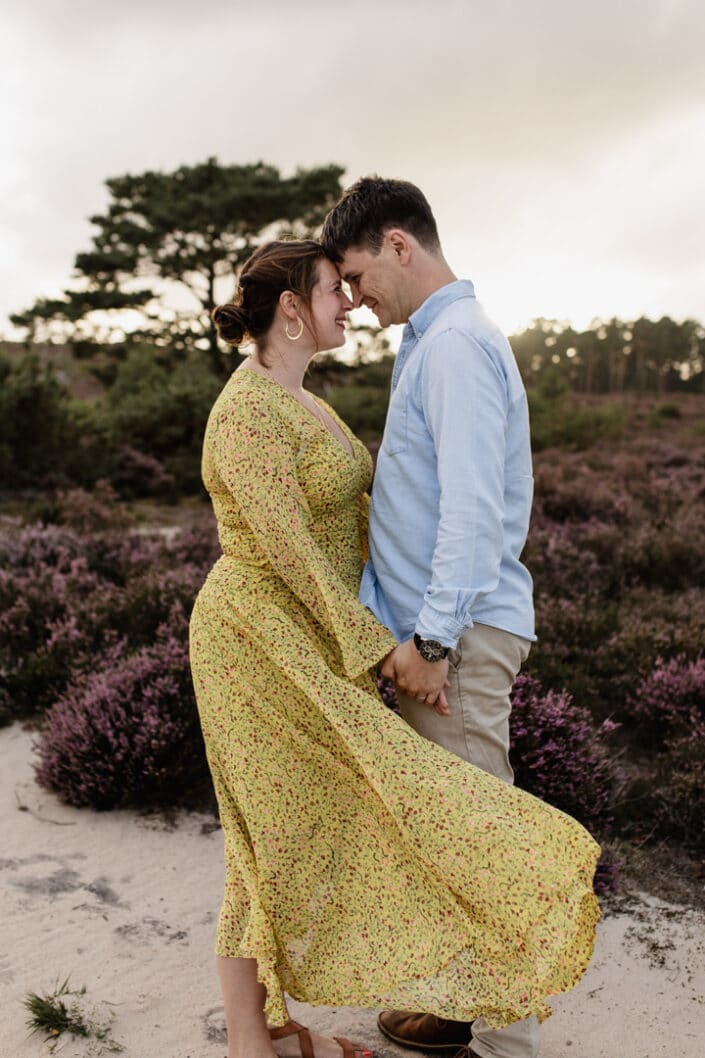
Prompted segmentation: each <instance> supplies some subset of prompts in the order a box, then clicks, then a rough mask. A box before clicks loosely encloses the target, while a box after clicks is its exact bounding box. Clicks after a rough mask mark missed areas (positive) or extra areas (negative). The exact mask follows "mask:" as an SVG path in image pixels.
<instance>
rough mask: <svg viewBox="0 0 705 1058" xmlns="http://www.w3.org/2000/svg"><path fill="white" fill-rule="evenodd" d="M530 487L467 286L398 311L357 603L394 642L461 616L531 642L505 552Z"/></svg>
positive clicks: (498, 360)
mask: <svg viewBox="0 0 705 1058" xmlns="http://www.w3.org/2000/svg"><path fill="white" fill-rule="evenodd" d="M532 495H533V477H532V469H531V448H530V441H529V414H528V408H527V402H526V392H525V390H524V385H523V382H522V380H521V376H520V374H519V369H518V367H517V364H516V361H515V359H514V355H513V353H512V350H511V348H510V346H509V342H508V341H507V339H506V338H505V337H504V335H503V334H502V333H501V332H500V331H499V330H498V328H497V327H496V326H495V324H493V323H492V321H491V320H489V319H488V318H487V316H486V315H485V313H484V312H483V310H482V308H481V306H480V305H479V304H478V302H477V300H476V299H475V292H474V288H473V285H472V283H471V282H469V281H464V280H459V281H457V282H454V283H449V284H448V285H447V286H444V287H441V288H440V290H437V291H436V292H435V293H434V294H432V295H431V297H429V298H428V299H427V300H426V301H425V302H424V303H423V305H421V307H420V308H419V309H418V310H417V311H416V312H414V314H413V315H412V316H411V317H410V319H409V322H408V323H407V325H406V327H405V329H404V336H403V339H402V343H401V347H400V349H399V353H398V354H397V358H396V362H395V365H394V372H393V375H392V387H391V395H390V400H389V410H388V412H387V421H386V425H385V428H384V437H383V439H382V445H381V447H380V450H379V456H378V459H377V470H376V473H375V479H374V485H373V489H372V503H371V506H370V558H369V561H368V562H367V564H366V566H365V569H364V572H363V576H362V584H361V587H360V600H361V602H363V603H364V605H365V606H367V607H369V609H370V610H372V612H373V613H374V614H375V616H376V617H377V618H378V619H379V620H380V621H382V622H383V623H384V624H385V625H387V627H388V628H390V629H391V631H392V632H393V633H394V634H395V636H396V637H397V638H398V639H399V640H406V639H409V638H410V637H411V636H412V635H413V634H414V632H418V634H419V635H420V636H421V637H422V639H436V640H438V641H439V642H441V643H443V644H444V645H445V646H448V647H454V646H455V645H456V644H457V641H458V639H459V638H460V636H461V635H462V633H463V632H464V631H465V630H466V629H467V628H470V627H472V625H473V624H474V623H475V622H479V623H482V624H487V625H492V626H494V627H495V628H502V629H505V630H506V631H508V632H513V633H514V634H515V635H518V636H522V637H524V638H525V639H535V636H534V608H533V602H532V582H531V576H530V574H529V572H528V570H527V569H526V567H525V566H524V565H522V563H521V562H520V560H519V556H520V554H521V551H522V548H523V547H524V543H525V540H526V534H527V532H528V527H529V516H530V512H531V500H532Z"/></svg>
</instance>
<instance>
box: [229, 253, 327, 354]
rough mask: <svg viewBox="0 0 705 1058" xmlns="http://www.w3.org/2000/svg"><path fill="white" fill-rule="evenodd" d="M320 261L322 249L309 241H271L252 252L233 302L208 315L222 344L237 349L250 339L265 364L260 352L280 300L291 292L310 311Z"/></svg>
mask: <svg viewBox="0 0 705 1058" xmlns="http://www.w3.org/2000/svg"><path fill="white" fill-rule="evenodd" d="M324 257H325V253H324V252H323V247H322V246H321V245H320V243H317V242H315V241H314V240H313V239H290V240H274V241H272V242H268V243H265V244H264V245H263V246H260V247H259V249H257V250H255V252H254V253H253V254H252V256H251V257H249V258H248V259H247V261H245V264H244V265H243V266H242V271H241V273H240V278H239V281H238V288H237V291H236V292H235V296H234V298H233V300H232V301H229V302H227V303H226V304H225V305H217V306H216V307H215V308H214V309H213V311H212V313H211V319H212V320H213V323H214V324H215V326H216V329H217V331H218V334H219V335H220V337H221V338H222V339H223V341H224V342H227V343H228V345H232V346H235V347H236V348H237V346H239V345H240V344H241V343H242V342H243V341H244V340H245V339H247V338H251V339H252V340H253V341H254V343H255V345H256V347H257V355H258V358H259V359H260V360H261V361H262V363H265V361H264V359H263V357H262V351H263V349H264V346H265V345H266V340H265V339H266V336H267V334H268V333H269V330H270V328H271V326H272V323H273V321H274V314H275V312H276V310H277V305H278V304H279V298H280V296H281V295H282V294H283V293H284V291H285V290H291V291H292V293H294V294H296V295H297V296H298V297H299V298H300V299H301V301H302V302H303V304H304V305H305V306H306V308H307V309H310V307H311V294H312V293H313V288H314V287H315V285H316V283H317V281H318V262H319V261H321V260H323V258H324ZM306 322H308V321H306ZM311 326H312V325H311V323H310V322H309V328H311ZM314 337H315V335H314Z"/></svg>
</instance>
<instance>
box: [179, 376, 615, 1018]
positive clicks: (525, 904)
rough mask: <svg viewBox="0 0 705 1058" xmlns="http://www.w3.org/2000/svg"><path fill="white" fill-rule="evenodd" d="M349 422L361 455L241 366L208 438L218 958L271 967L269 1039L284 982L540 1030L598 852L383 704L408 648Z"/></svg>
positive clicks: (200, 620) (207, 588)
mask: <svg viewBox="0 0 705 1058" xmlns="http://www.w3.org/2000/svg"><path fill="white" fill-rule="evenodd" d="M324 406H325V405H324ZM327 410H328V411H329V413H330V414H331V415H333V416H334V417H335V413H334V412H332V410H331V409H330V408H328V409H327ZM337 421H338V423H339V425H340V426H341V428H342V429H343V430H344V432H345V434H346V436H347V437H348V438H349V440H350V443H351V445H352V454H350V453H349V452H347V451H345V449H344V448H343V446H342V445H341V444H340V443H339V441H338V440H336V439H335V438H334V437H333V435H332V434H331V433H330V432H329V431H328V430H327V429H326V428H325V427H324V426H323V425H322V424H321V423H320V422H318V421H317V420H316V419H315V418H314V417H313V416H312V415H311V414H310V413H309V412H308V411H307V410H306V409H305V408H304V407H303V406H302V405H301V404H299V402H298V401H297V400H296V399H295V398H294V397H293V396H292V395H291V394H290V393H288V392H287V391H286V390H285V389H284V388H283V387H281V386H280V385H279V384H278V383H276V382H275V381H273V380H272V379H269V378H267V377H264V376H262V375H259V374H256V373H255V372H254V371H242V370H241V371H237V372H236V373H235V374H234V375H233V376H232V378H231V379H230V380H229V381H228V383H227V384H226V386H225V388H224V389H223V392H222V393H221V395H220V396H219V398H218V399H217V401H216V403H215V405H214V407H213V410H212V412H211V416H210V419H209V422H208V427H207V430H206V436H205V445H204V454H203V476H204V481H205V484H206V486H207V488H208V491H209V492H210V495H211V498H212V501H213V506H214V509H215V514H216V517H217V519H218V527H219V534H220V542H221V546H222V550H223V555H222V557H221V558H220V559H219V560H218V562H217V563H216V564H215V566H214V567H213V569H212V571H211V572H210V574H209V576H208V578H207V580H206V583H205V584H204V586H203V588H202V590H201V592H200V594H199V596H198V599H197V600H196V604H195V607H194V611H193V616H192V619H191V662H192V670H193V680H194V685H195V690H196V698H197V701H198V708H199V712H200V716H201V723H202V728H203V735H204V738H205V743H206V749H207V753H208V760H209V763H210V767H211V771H212V774H213V781H214V784H215V789H216V793H217V797H218V802H219V806H220V815H221V821H222V825H223V832H224V837H225V856H226V881H225V896H224V901H223V905H222V910H221V913H220V917H219V922H218V930H217V944H216V951H217V953H218V954H219V955H223V956H233V957H236V956H243V957H249V958H253V959H256V960H257V963H258V972H259V978H260V980H261V981H262V982H263V984H264V985H265V986H266V989H267V1000H266V1014H267V1017H268V1019H269V1021H270V1023H271V1024H274V1025H281V1024H283V1023H284V1022H285V1021H286V1019H287V1013H286V1007H285V1003H284V992H285V991H286V992H288V993H289V994H290V995H291V996H293V997H294V998H296V999H299V1000H303V1001H305V1002H307V1003H314V1004H316V1003H320V1004H328V1005H334V1006H337V1005H341V1006H342V1005H344V1006H364V1007H382V1006H385V1007H386V1006H390V1007H395V1008H401V1009H405V1010H423V1011H428V1012H431V1013H434V1014H438V1015H440V1016H443V1017H449V1018H455V1019H458V1020H470V1019H472V1018H474V1017H476V1016H478V1015H480V1014H482V1015H484V1016H485V1018H486V1019H487V1021H488V1023H489V1024H490V1025H491V1026H492V1027H501V1026H503V1025H506V1024H508V1023H509V1022H511V1021H514V1020H516V1019H518V1018H524V1017H526V1016H528V1015H530V1014H537V1015H538V1017H539V1018H541V1019H543V1018H545V1017H546V1016H548V1014H550V1007H548V1006H547V1004H546V997H547V996H550V995H553V994H555V993H558V992H562V991H566V990H567V989H569V988H571V987H572V986H573V985H574V984H575V983H576V982H577V981H578V979H579V978H580V976H581V975H582V974H583V972H584V971H585V968H586V967H587V964H588V962H589V959H590V956H591V953H592V946H593V940H594V927H595V923H596V921H597V918H598V915H599V911H598V906H597V902H596V900H595V897H594V895H593V893H592V885H591V883H592V877H593V872H594V868H595V864H596V860H597V856H598V853H599V848H598V846H597V845H596V844H595V842H594V841H593V840H592V838H591V837H590V836H589V834H587V832H586V831H585V830H584V829H583V828H582V826H580V824H578V823H577V822H576V821H575V820H573V819H571V818H570V817H569V816H566V815H564V814H563V813H561V812H559V811H557V810H556V809H554V808H551V807H549V806H548V805H546V804H544V803H543V802H541V801H539V800H537V799H536V798H534V797H532V796H531V795H529V794H527V793H525V792H523V791H521V790H518V789H515V788H513V787H510V786H507V785H505V784H504V783H502V782H500V781H499V780H498V779H496V778H494V777H493V776H491V775H488V774H486V773H485V772H483V771H480V770H479V769H477V768H474V767H473V766H472V765H470V764H467V763H466V762H464V761H462V760H460V758H458V757H455V756H453V755H452V754H450V753H448V752H447V751H446V750H444V749H442V748H441V747H440V746H437V745H435V744H434V743H432V742H429V741H427V740H425V739H423V738H422V737H421V736H419V735H417V734H416V732H414V731H413V730H412V729H411V728H410V727H408V726H407V725H406V724H405V723H404V721H403V720H402V719H401V718H400V717H399V716H397V715H396V714H394V713H392V712H391V711H390V710H388V709H387V708H386V707H385V705H384V704H383V702H382V701H381V699H380V697H379V695H378V693H377V690H376V686H375V681H374V673H373V671H371V669H372V667H373V666H374V665H375V663H376V662H378V661H379V660H380V659H381V658H382V657H383V656H384V655H385V654H386V653H387V652H388V651H389V650H390V649H392V647H393V646H394V645H395V641H394V638H393V637H392V635H391V633H390V632H389V631H388V630H387V629H385V628H383V627H382V626H381V625H379V624H378V623H377V621H376V620H375V619H374V617H373V616H372V615H371V614H370V613H369V611H367V610H366V609H365V608H364V607H363V606H362V605H361V604H360V603H359V602H358V599H357V588H358V583H359V578H360V572H361V554H362V552H363V551H364V549H365V546H366V490H367V488H368V487H369V483H370V478H371V463H370V458H369V455H368V453H367V451H366V449H365V447H364V445H362V444H361V442H360V441H358V440H357V439H356V438H354V437H353V435H352V434H351V433H350V431H349V430H348V429H347V427H345V426H344V424H343V423H341V422H340V420H337Z"/></svg>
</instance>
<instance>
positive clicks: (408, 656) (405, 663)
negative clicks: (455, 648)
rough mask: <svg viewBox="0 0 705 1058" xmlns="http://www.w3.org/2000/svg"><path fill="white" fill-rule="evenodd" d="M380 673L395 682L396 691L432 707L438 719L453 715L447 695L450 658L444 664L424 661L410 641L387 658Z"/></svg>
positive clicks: (401, 644) (401, 645)
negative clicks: (445, 689)
mask: <svg viewBox="0 0 705 1058" xmlns="http://www.w3.org/2000/svg"><path fill="white" fill-rule="evenodd" d="M380 671H381V673H382V675H383V676H386V677H387V679H389V680H393V681H394V684H395V686H396V687H397V689H398V690H400V691H403V692H404V694H407V695H409V696H410V697H412V698H416V700H417V701H419V702H425V703H426V704H427V705H430V706H432V707H433V709H435V711H436V712H437V713H438V715H439V716H449V715H450V708H449V706H448V699H447V698H446V696H445V691H444V688H445V687H450V682H449V680H448V659H447V658H445V659H444V660H443V661H433V662H430V661H424V659H423V658H422V657H421V655H420V654H419V652H418V650H417V649H416V647H415V646H414V641H413V639H407V640H406V642H405V643H400V644H399V646H398V647H395V649H394V650H392V651H391V652H390V653H389V654H387V656H386V657H385V659H384V661H383V662H382V666H381V669H380Z"/></svg>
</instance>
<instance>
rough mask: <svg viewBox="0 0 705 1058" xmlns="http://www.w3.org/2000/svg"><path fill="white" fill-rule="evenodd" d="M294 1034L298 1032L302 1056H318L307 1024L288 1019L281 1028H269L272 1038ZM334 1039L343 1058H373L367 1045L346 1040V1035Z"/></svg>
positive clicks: (283, 1037)
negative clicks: (359, 1044) (314, 1051)
mask: <svg viewBox="0 0 705 1058" xmlns="http://www.w3.org/2000/svg"><path fill="white" fill-rule="evenodd" d="M294 1034H298V1037H299V1049H300V1051H301V1058H316V1056H315V1054H314V1053H313V1042H312V1040H311V1033H310V1032H309V1031H308V1029H307V1028H305V1026H303V1025H300V1024H299V1023H298V1021H287V1023H286V1025H282V1027H281V1028H279V1029H270V1030H269V1036H270V1039H272V1040H283V1039H285V1038H286V1037H287V1036H293V1035H294ZM333 1039H334V1040H335V1042H336V1043H339V1044H340V1046H341V1047H342V1048H343V1058H373V1055H372V1051H370V1050H368V1049H367V1048H366V1047H358V1046H356V1045H355V1044H354V1043H351V1042H350V1040H346V1038H345V1036H334V1037H333Z"/></svg>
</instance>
